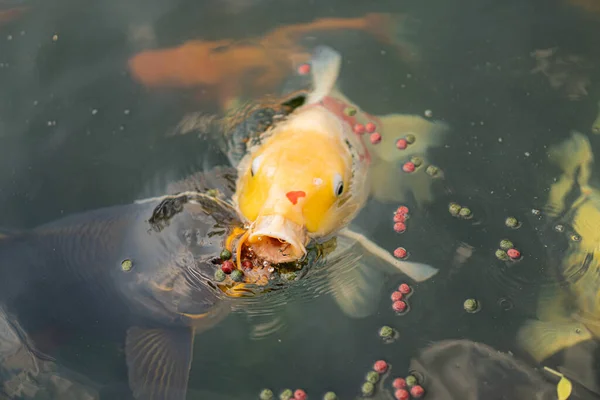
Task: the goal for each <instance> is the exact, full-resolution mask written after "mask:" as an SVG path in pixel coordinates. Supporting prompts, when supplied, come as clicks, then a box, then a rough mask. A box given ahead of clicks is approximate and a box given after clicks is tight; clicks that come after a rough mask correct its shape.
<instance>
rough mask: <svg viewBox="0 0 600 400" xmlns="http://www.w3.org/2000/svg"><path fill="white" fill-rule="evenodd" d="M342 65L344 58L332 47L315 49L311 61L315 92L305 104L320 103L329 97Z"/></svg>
mask: <svg viewBox="0 0 600 400" xmlns="http://www.w3.org/2000/svg"><path fill="white" fill-rule="evenodd" d="M341 65H342V56H341V55H340V54H339V53H338V52H337V51H335V50H333V49H332V48H331V47H327V46H318V47H316V48H315V50H314V52H313V56H312V61H311V71H312V79H313V91H312V92H311V93H310V94H309V95H308V97H307V99H306V103H305V104H314V103H318V102H320V101H321V100H323V97H325V96H327V95H329V93H330V92H331V91H332V90H333V88H334V87H335V83H336V81H337V78H338V75H339V74H340V68H341Z"/></svg>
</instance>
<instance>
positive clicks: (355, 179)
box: [235, 106, 368, 262]
mask: <svg viewBox="0 0 600 400" xmlns="http://www.w3.org/2000/svg"><path fill="white" fill-rule="evenodd" d="M349 129H350V128H349V126H347V124H345V123H344V122H343V121H341V120H340V119H339V117H338V116H336V115H334V114H333V113H331V112H330V111H329V110H327V109H326V108H324V107H322V106H315V107H310V108H306V109H304V110H303V111H302V112H299V113H297V114H295V115H294V116H292V117H291V118H290V119H289V120H287V121H286V122H285V123H283V124H282V125H281V126H279V127H278V128H277V129H276V131H275V132H274V133H273V135H272V136H271V137H270V138H269V139H268V140H267V141H266V142H265V143H264V144H263V145H262V146H260V147H259V148H258V149H257V151H255V152H254V153H253V154H251V156H249V157H248V158H247V159H246V160H245V163H242V164H241V165H240V167H241V171H242V173H241V175H240V177H239V179H238V183H237V191H236V196H235V201H236V203H237V206H238V210H239V212H240V214H241V216H242V217H243V218H244V219H245V220H246V221H247V222H250V226H251V228H250V233H249V236H248V241H249V243H250V244H251V245H252V248H253V249H254V251H255V252H257V254H258V255H259V256H261V257H265V258H267V259H268V260H269V261H272V262H288V261H293V260H297V259H299V258H301V257H302V256H304V254H306V248H305V246H306V245H307V244H308V242H309V241H310V239H311V238H321V237H326V236H328V235H330V234H332V233H335V232H336V231H338V230H339V229H341V228H342V227H344V226H345V225H347V223H348V222H349V221H350V220H351V219H352V218H353V217H354V216H355V215H356V213H357V212H358V210H359V209H360V208H361V207H362V205H363V203H364V201H365V198H366V192H367V187H368V185H366V184H365V182H364V180H365V178H366V169H363V168H360V169H358V170H357V168H356V166H357V163H356V162H355V160H358V157H357V156H356V154H355V152H354V151H353V147H352V146H351V144H350V142H348V141H347V140H345V138H346V136H347V135H348V132H347V131H348V130H349ZM267 248H269V249H270V250H271V251H272V252H273V254H270V255H269V254H266V252H267ZM261 249H262V250H263V251H261ZM274 249H276V250H274Z"/></svg>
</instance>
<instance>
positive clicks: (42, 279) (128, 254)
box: [0, 196, 240, 400]
mask: <svg viewBox="0 0 600 400" xmlns="http://www.w3.org/2000/svg"><path fill="white" fill-rule="evenodd" d="M193 200H194V201H188V202H186V203H182V204H181V207H180V209H179V210H178V211H179V212H178V213H176V214H175V215H171V216H170V217H169V221H168V224H165V223H163V224H162V225H159V224H158V222H161V221H159V220H158V219H155V218H154V216H155V214H156V213H155V208H156V207H157V205H159V203H160V202H159V201H158V200H157V201H148V202H145V203H143V204H130V205H121V206H114V207H108V208H104V209H99V210H96V211H91V212H85V213H81V214H75V215H72V216H69V217H66V218H63V219H60V220H58V221H55V222H52V223H48V224H45V225H42V226H39V227H37V228H35V229H32V230H29V231H24V232H18V233H7V234H5V235H3V236H2V238H0V260H1V263H2V268H0V303H2V305H3V307H4V308H5V309H6V311H7V312H8V313H10V314H11V315H14V316H15V317H16V318H18V320H19V322H20V323H21V324H22V326H23V328H24V329H26V330H27V331H28V332H29V331H36V330H39V329H42V328H44V327H46V326H57V325H58V326H60V327H62V328H64V329H66V330H67V331H69V330H75V331H76V332H81V331H82V329H83V330H86V329H90V330H92V331H93V332H98V331H99V332H102V333H104V334H108V335H113V334H115V333H116V334H117V335H118V336H120V337H121V339H123V336H124V339H125V340H124V342H125V355H126V361H127V366H128V375H129V384H130V387H131V390H132V392H133V394H134V396H135V397H136V398H138V399H165V400H166V399H169V400H172V399H185V397H186V390H187V383H188V376H189V370H190V366H191V359H192V348H193V344H194V335H195V334H196V333H199V332H202V331H205V330H207V329H209V328H211V327H212V326H214V325H215V324H216V323H218V322H219V321H221V320H222V319H223V318H225V316H227V315H228V313H229V312H230V310H231V304H230V301H229V300H228V298H227V297H226V296H222V292H221V291H220V290H219V289H218V288H217V287H216V286H215V285H214V284H212V278H213V275H214V271H215V268H216V266H215V264H214V263H213V260H214V259H215V257H218V255H219V254H220V252H221V250H222V248H223V245H224V241H225V240H226V238H227V236H228V235H229V232H230V230H231V229H233V228H234V227H236V226H240V223H239V219H238V217H237V213H236V211H235V209H234V208H232V207H231V206H229V205H228V204H226V203H224V202H222V201H220V200H218V199H216V198H214V197H210V196H195V197H194V199H193ZM151 216H153V218H149V217H151ZM125 331H126V333H125ZM121 335H123V336H121ZM36 344H37V343H34V345H36Z"/></svg>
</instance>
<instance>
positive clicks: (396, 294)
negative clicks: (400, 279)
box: [391, 290, 404, 301]
mask: <svg viewBox="0 0 600 400" xmlns="http://www.w3.org/2000/svg"><path fill="white" fill-rule="evenodd" d="M402 297H404V295H403V294H402V293H401V292H399V291H397V290H396V291H395V292H394V293H392V296H391V298H392V301H398V300H402Z"/></svg>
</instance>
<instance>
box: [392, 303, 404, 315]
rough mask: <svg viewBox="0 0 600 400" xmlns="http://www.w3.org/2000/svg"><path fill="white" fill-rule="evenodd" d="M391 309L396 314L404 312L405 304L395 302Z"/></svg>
mask: <svg viewBox="0 0 600 400" xmlns="http://www.w3.org/2000/svg"><path fill="white" fill-rule="evenodd" d="M392 308H393V309H394V311H396V312H403V311H404V310H406V303H405V302H404V301H402V300H398V301H395V302H394V303H393V304H392Z"/></svg>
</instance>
